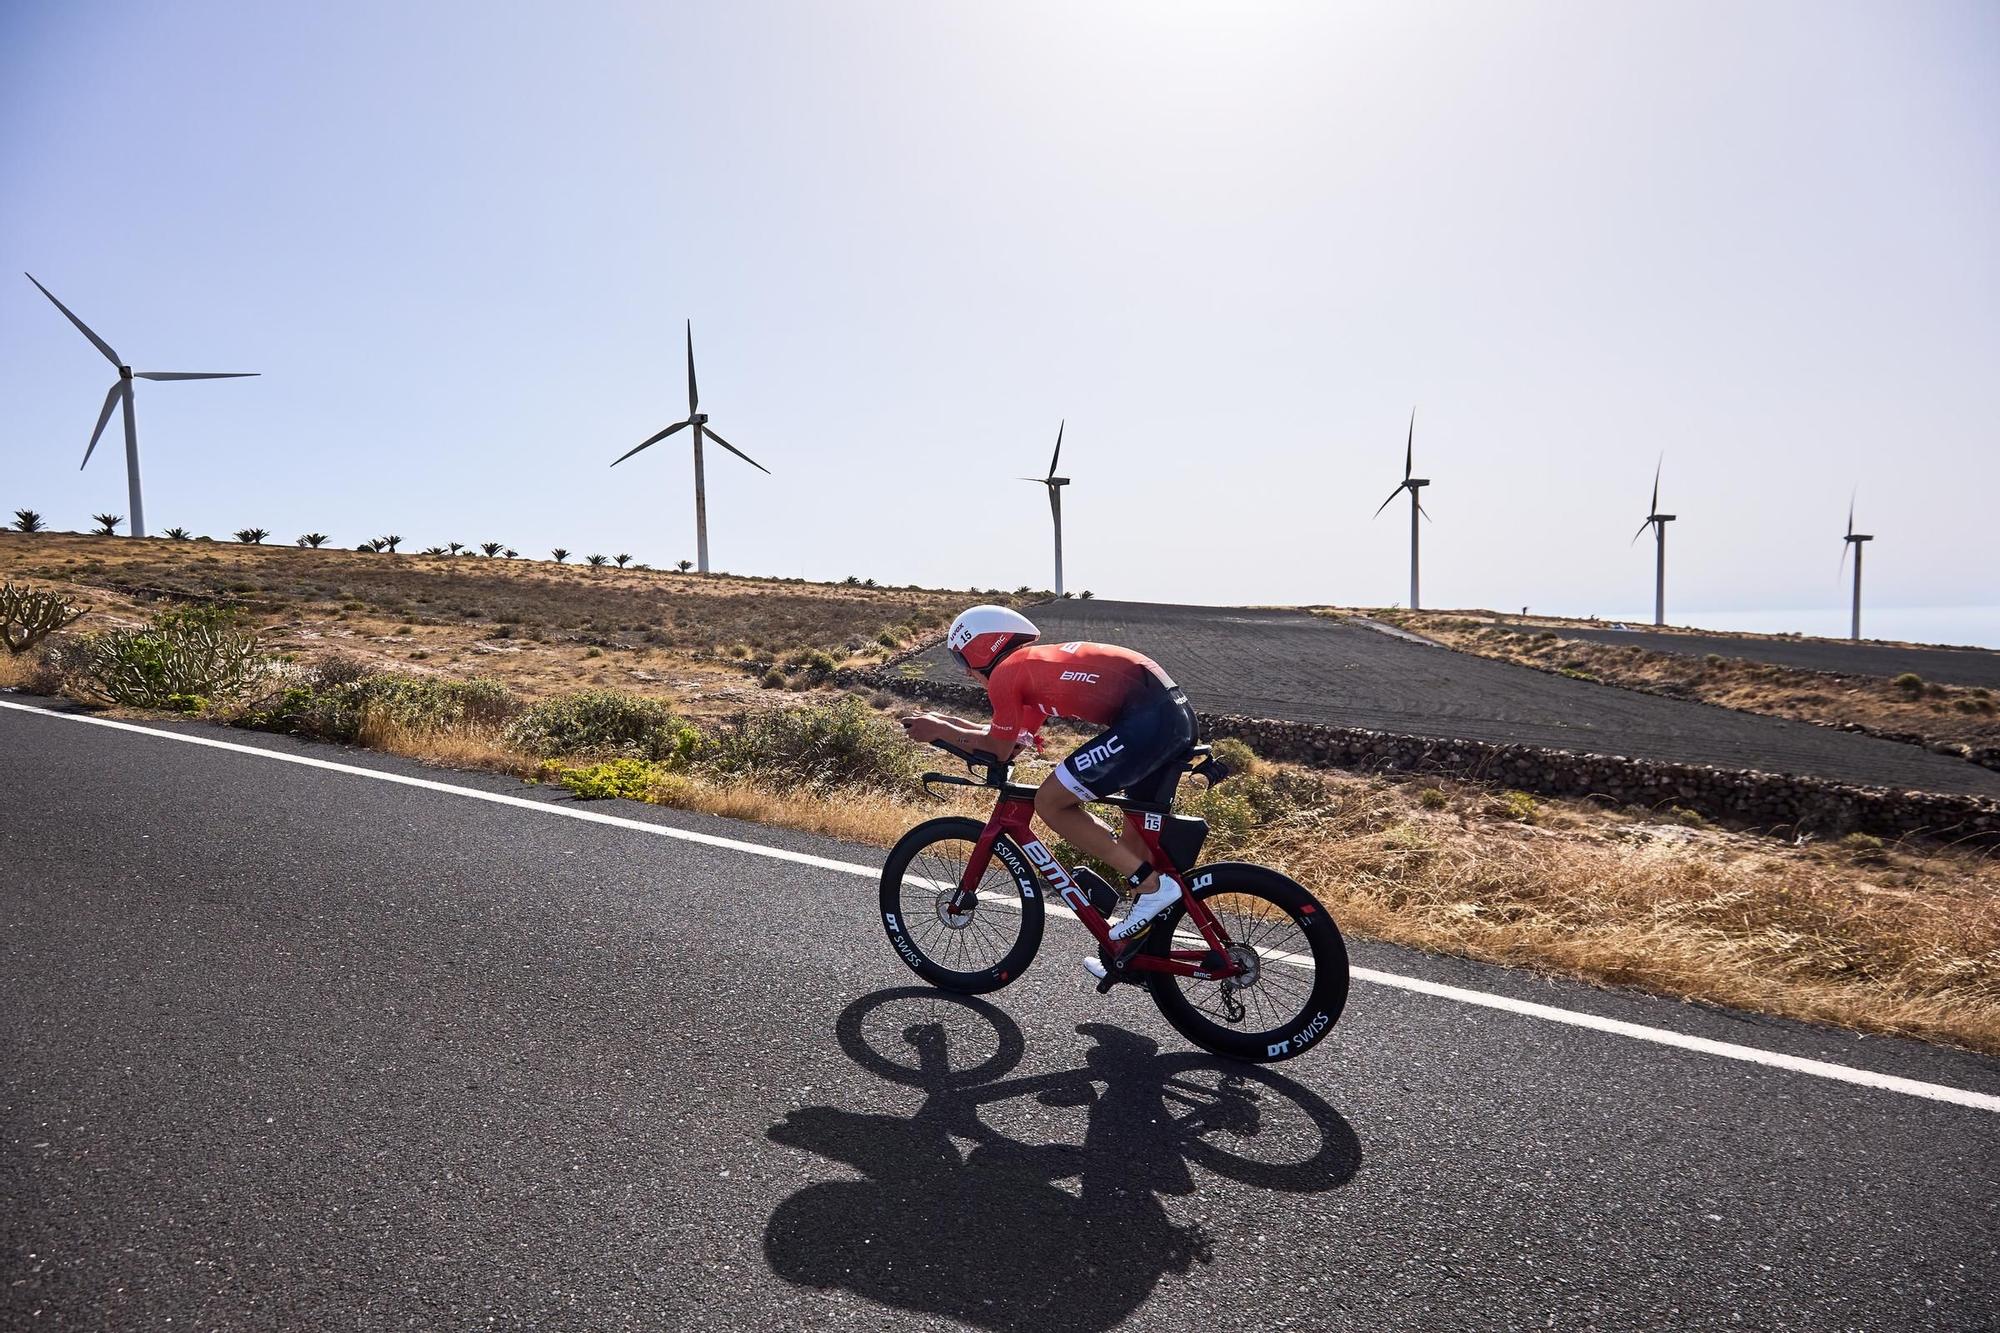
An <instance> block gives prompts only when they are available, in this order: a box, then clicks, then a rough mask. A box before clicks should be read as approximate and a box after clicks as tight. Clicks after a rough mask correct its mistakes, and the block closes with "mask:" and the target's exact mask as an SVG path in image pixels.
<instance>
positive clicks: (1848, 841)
mask: <svg viewBox="0 0 2000 1333" xmlns="http://www.w3.org/2000/svg"><path fill="white" fill-rule="evenodd" d="M1839 846H1840V849H1841V850H1842V851H1845V852H1851V853H1853V855H1854V858H1855V859H1856V860H1858V861H1884V860H1887V859H1888V857H1887V855H1886V853H1885V851H1884V849H1883V844H1882V840H1881V839H1880V838H1878V837H1876V836H1875V835H1874V834H1872V833H1850V834H1848V835H1847V836H1846V837H1844V838H1842V839H1841V840H1840V843H1839Z"/></svg>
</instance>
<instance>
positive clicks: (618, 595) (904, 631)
mask: <svg viewBox="0 0 2000 1333" xmlns="http://www.w3.org/2000/svg"><path fill="white" fill-rule="evenodd" d="M0 579H9V580H13V581H16V582H22V583H27V584H30V585H32V586H40V587H47V588H53V589H57V590H60V591H62V592H64V593H65V594H67V595H69V596H70V597H72V598H74V599H76V600H78V601H81V602H86V603H88V604H89V605H90V606H91V607H92V612H91V614H90V615H89V616H88V617H87V618H86V619H84V620H83V621H82V622H80V623H79V624H78V625H77V630H78V631H79V632H87V631H89V630H92V629H97V628H102V627H106V626H111V625H120V624H123V625H131V624H138V623H141V622H143V621H144V620H146V619H147V618H148V617H149V616H150V615H151V614H152V613H153V612H154V611H155V610H157V609H158V608H159V607H160V606H161V605H162V604H165V603H166V602H169V601H172V600H186V599H197V600H203V601H217V602H222V603H225V604H229V605H234V606H237V607H239V608H240V609H241V610H243V611H244V613H245V615H246V616H248V617H249V618H250V619H251V620H252V621H253V622H254V623H255V624H256V625H257V626H258V627H259V628H260V629H261V630H262V632H263V633H264V635H265V637H266V639H267V640H268V641H269V642H270V643H271V645H272V646H273V648H274V649H276V650H278V651H281V652H283V651H289V652H293V653H296V654H298V655H301V656H306V657H314V656H321V655H325V654H328V653H338V654H340V655H342V656H345V657H350V658H353V659H355V660H357V661H359V662H360V663H362V664H363V665H364V666H366V667H367V668H368V669H370V670H375V671H385V672H396V673H400V674H404V675H442V676H450V677H454V678H458V679H468V678H471V677H473V676H490V677H494V678H496V679H499V680H501V681H503V682H504V683H506V684H507V685H508V686H509V687H510V688H511V689H513V690H514V691H515V692H516V693H518V694H520V695H521V696H522V697H523V698H525V699H529V700H533V699H539V698H545V697H548V696H550V695H553V694H557V693H562V692H565V691H569V690H575V689H582V688H586V687H602V688H606V689H618V690H624V691H627V692H629V693H634V694H642V695H651V696H655V697H671V698H673V699H675V700H676V701H677V703H678V704H679V706H681V707H682V708H683V710H684V711H686V712H687V713H688V714H689V716H691V717H694V718H696V719H698V720H704V721H711V722H712V721H716V720H719V719H721V718H724V717H728V716H731V715H734V714H736V713H740V712H743V711H745V710H756V709H761V708H767V707H772V706H776V705H778V704H779V703H781V702H782V695H783V691H781V690H768V689H760V688H759V687H758V685H757V675H758V674H760V673H759V672H756V671H751V670H748V669H746V668H747V667H748V666H749V665H750V664H751V663H755V662H758V661H760V660H762V661H766V662H768V661H769V660H771V659H773V658H778V659H786V658H790V657H792V656H794V655H796V654H798V653H801V652H804V651H810V650H817V651H821V652H825V653H828V654H830V655H831V656H833V657H835V658H836V659H843V660H852V661H861V662H867V661H876V660H879V659H880V658H882V657H884V656H887V655H888V654H890V653H891V652H893V651H895V648H893V647H891V646H890V644H886V643H884V642H883V641H882V640H883V638H884V637H885V636H886V637H887V638H888V639H889V640H890V643H892V644H894V645H896V646H898V647H900V646H903V645H909V644H913V643H915V642H918V641H919V640H921V639H922V638H923V637H924V636H925V635H926V634H930V633H935V631H936V628H937V627H938V626H940V625H943V624H945V623H948V621H949V618H950V617H951V616H952V615H954V614H956V613H957V611H958V610H960V609H962V607H963V605H964V603H965V601H966V599H967V597H968V596H969V594H967V593H954V592H941V591H936V590H926V589H911V588H897V589H890V588H866V587H853V586H848V585H845V584H812V583H804V582H801V581H797V580H759V579H743V578H734V577H729V576H720V575H719V576H711V577H702V576H700V575H692V574H679V573H673V572H669V571H661V570H631V569H627V570H619V569H615V568H606V569H603V570H590V569H587V568H584V567H581V566H578V565H574V564H567V565H558V564H555V563H554V562H552V561H547V560H512V561H509V560H504V559H488V558H485V557H479V556H465V555H461V556H456V557H432V556H423V555H410V554H407V553H404V554H397V555H388V554H375V553H367V552H357V551H351V550H348V551H342V550H325V549H322V550H317V551H314V550H307V549H301V548H298V547H293V546H245V545H241V544H237V543H222V542H169V541H157V540H147V541H132V540H129V539H125V538H105V537H89V536H79V535H77V534H74V533H37V534H34V535H26V534H21V533H6V532H0ZM789 683H790V684H793V685H802V684H804V683H806V682H804V681H799V680H798V679H797V678H796V673H794V674H793V677H792V679H791V681H790V682H789Z"/></svg>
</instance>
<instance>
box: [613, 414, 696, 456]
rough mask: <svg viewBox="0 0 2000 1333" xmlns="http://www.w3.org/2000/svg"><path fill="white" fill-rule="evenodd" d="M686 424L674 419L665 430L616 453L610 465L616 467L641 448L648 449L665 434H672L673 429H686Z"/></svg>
mask: <svg viewBox="0 0 2000 1333" xmlns="http://www.w3.org/2000/svg"><path fill="white" fill-rule="evenodd" d="M687 424H688V423H687V422H685V421H676V422H675V423H674V424H673V425H671V426H669V427H667V428H666V429H665V430H663V431H661V432H660V433H659V434H658V435H653V436H649V437H648V438H646V439H644V440H641V441H640V442H639V443H637V444H635V445H633V446H632V447H631V448H630V449H627V450H626V451H625V452H624V453H622V454H620V455H618V457H616V458H614V459H612V460H611V466H613V467H617V466H618V465H619V464H620V463H622V462H624V461H625V460H626V459H628V458H630V457H631V456H632V455H633V454H636V453H638V452H639V451H640V450H641V449H650V448H652V447H653V446H654V445H656V444H658V443H659V442H660V441H661V440H664V439H666V438H667V436H669V435H672V434H673V433H674V432H675V431H677V430H685V429H687Z"/></svg>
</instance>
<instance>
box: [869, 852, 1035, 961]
mask: <svg viewBox="0 0 2000 1333" xmlns="http://www.w3.org/2000/svg"><path fill="white" fill-rule="evenodd" d="M984 828H985V826H984V825H983V824H981V823H980V822H979V821H978V820H976V819H966V818H962V817H952V818H946V819H933V820H931V821H930V822H929V823H926V824H919V825H918V826H917V827H915V828H913V829H911V830H910V831H909V832H908V833H905V834H904V835H903V839H902V841H901V842H898V843H897V844H896V846H895V849H894V850H893V851H891V852H890V853H889V859H888V861H887V862H886V863H885V864H884V865H883V867H882V928H883V929H884V930H886V931H887V932H888V934H889V943H890V944H891V945H893V946H894V947H895V950H896V953H897V956H899V957H900V958H901V959H902V960H903V961H904V962H905V963H907V964H908V965H909V968H910V970H911V971H912V972H915V973H916V974H917V975H918V976H920V977H922V978H923V979H924V980H925V981H928V982H930V983H931V985H933V986H941V987H943V988H944V989H946V990H952V991H958V992H960V993H961V994H965V995H977V994H980V993H982V992H985V991H991V990H998V989H999V988H1000V987H1002V986H1004V985H1006V984H1007V983H1008V982H1010V981H1012V980H1013V979H1014V978H1015V977H1018V976H1020V975H1021V972H1022V970H1023V969H1024V968H1026V967H1027V966H1028V964H1029V962H1031V961H1032V960H1033V959H1034V956H1035V950H1036V949H1038V948H1040V947H1041V943H1042V897H1041V890H1040V888H1039V887H1038V886H1037V883H1036V880H1035V876H1034V873H1033V872H1032V871H1030V870H1029V868H1028V860H1027V857H1026V856H1025V855H1023V854H1022V852H1021V849H1020V848H1018V847H1016V846H1015V845H1014V844H1013V842H1012V841H1011V840H1010V839H1008V838H1007V837H1005V836H1004V835H1003V836H1002V837H1001V838H1000V839H999V840H998V841H997V842H996V843H995V844H994V848H993V855H992V857H991V858H990V859H989V860H988V862H987V865H986V869H985V872H984V874H982V875H981V877H980V880H979V883H978V885H977V886H976V890H977V892H976V897H975V898H974V899H973V901H972V902H971V903H970V904H969V905H967V904H956V903H955V899H956V898H957V896H958V888H959V885H960V883H961V882H962V881H963V879H964V876H965V873H966V868H967V866H968V864H969V863H970V862H971V860H972V852H973V848H974V845H975V844H976V843H977V842H978V841H979V835H980V833H981V832H982V831H983V830H984Z"/></svg>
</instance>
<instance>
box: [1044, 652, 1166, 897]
mask: <svg viewBox="0 0 2000 1333" xmlns="http://www.w3.org/2000/svg"><path fill="white" fill-rule="evenodd" d="M1194 726H1195V723H1194V712H1193V710H1192V709H1191V708H1189V707H1188V703H1187V696H1186V695H1184V694H1182V693H1181V692H1180V691H1179V690H1178V689H1172V690H1160V691H1158V692H1153V693H1149V694H1148V695H1147V696H1146V697H1144V698H1141V699H1138V700H1135V701H1134V702H1133V703H1132V704H1131V705H1130V706H1129V707H1127V708H1126V710H1125V711H1124V712H1123V713H1122V714H1120V715H1119V718H1118V720H1117V721H1116V722H1115V723H1113V724H1112V726H1111V727H1110V728H1109V729H1108V730H1106V731H1104V732H1101V733H1100V734H1098V735H1096V736H1093V737H1091V739H1090V740H1088V741H1086V742H1084V743H1083V744H1082V745H1080V746H1078V747H1077V749H1076V751H1075V752H1074V753H1072V754H1071V755H1069V757H1067V758H1066V759H1064V760H1063V761H1062V763H1061V764H1059V765H1057V767H1056V771H1055V772H1054V773H1052V774H1050V775H1049V777H1048V779H1047V780H1046V781H1044V782H1043V783H1042V788H1041V790H1040V791H1039V792H1038V793H1036V796H1035V812H1036V813H1037V814H1039V815H1041V817H1042V819H1043V820H1044V822H1046V823H1047V824H1048V825H1049V827H1050V828H1053V829H1054V830H1055V831H1056V832H1057V833H1059V834H1061V835H1062V836H1063V838H1064V839H1065V840H1067V841H1068V842H1069V843H1070V845H1071V846H1073V847H1076V848H1077V849H1078V850H1080V851H1083V852H1085V853H1087V854H1088V855H1090V856H1094V857H1096V858H1097V859H1098V860H1100V861H1103V862H1104V863H1105V864H1106V865H1109V866H1110V867H1112V868H1113V869H1114V870H1116V871H1118V872H1119V873H1120V874H1122V875H1127V876H1129V875H1131V874H1132V873H1133V872H1135V871H1136V870H1138V869H1139V867H1140V866H1141V865H1143V864H1145V857H1146V851H1145V844H1144V843H1142V842H1139V841H1137V840H1136V839H1135V840H1132V841H1129V842H1128V841H1126V840H1123V839H1120V838H1117V837H1115V836H1114V835H1113V834H1112V833H1111V831H1110V830H1108V829H1106V828H1105V827H1104V826H1103V825H1102V824H1099V823H1098V822H1097V820H1095V819H1094V818H1092V817H1091V814H1090V812H1089V811H1088V810H1085V809H1084V808H1083V804H1084V802H1086V801H1094V800H1096V799H1097V798H1098V797H1100V796H1109V795H1111V794H1112V793H1113V792H1118V791H1129V792H1132V793H1133V794H1134V795H1135V796H1137V797H1138V798H1139V799H1141V800H1147V799H1151V797H1150V796H1149V793H1153V792H1157V791H1159V790H1161V789H1162V788H1164V790H1165V791H1166V793H1167V798H1168V799H1171V797H1172V791H1173V784H1174V783H1175V782H1176V781H1177V780H1178V778H1179V776H1180V767H1179V766H1180V763H1181V761H1182V760H1183V759H1184V758H1185V757H1186V755H1187V752H1188V748H1189V747H1190V746H1192V745H1193V744H1194V734H1195V732H1194ZM1139 888H1140V892H1141V893H1150V892H1152V891H1153V890H1155V889H1157V888H1159V872H1158V871H1157V870H1155V871H1154V872H1153V873H1152V874H1150V875H1148V876H1147V877H1146V881H1145V882H1144V883H1143V884H1142V885H1140V886H1139Z"/></svg>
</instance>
